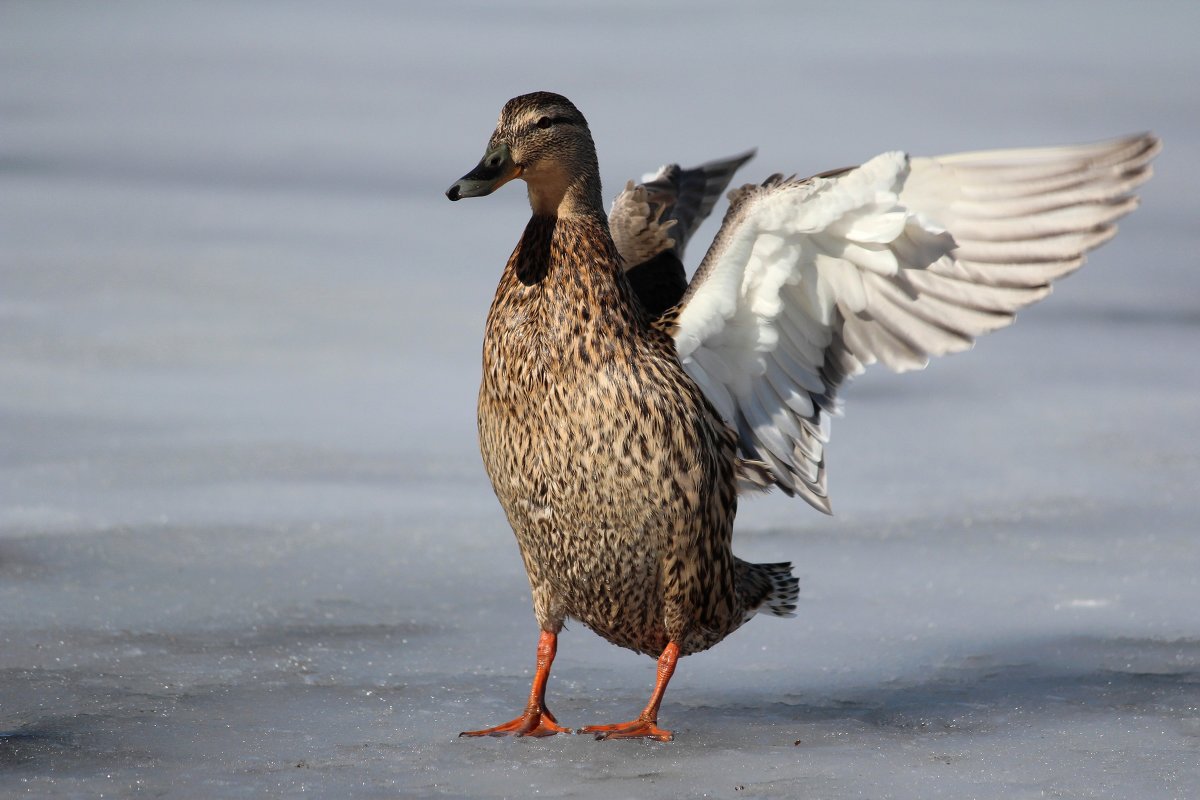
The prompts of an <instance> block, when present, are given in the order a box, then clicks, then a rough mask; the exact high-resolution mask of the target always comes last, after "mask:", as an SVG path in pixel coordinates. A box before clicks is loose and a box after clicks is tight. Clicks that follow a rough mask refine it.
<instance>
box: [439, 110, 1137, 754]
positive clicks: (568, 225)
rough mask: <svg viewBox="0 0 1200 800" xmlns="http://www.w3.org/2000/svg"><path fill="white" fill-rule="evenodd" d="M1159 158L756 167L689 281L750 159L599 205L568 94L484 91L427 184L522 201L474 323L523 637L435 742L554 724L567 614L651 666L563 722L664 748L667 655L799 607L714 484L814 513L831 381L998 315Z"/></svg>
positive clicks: (1016, 305)
mask: <svg viewBox="0 0 1200 800" xmlns="http://www.w3.org/2000/svg"><path fill="white" fill-rule="evenodd" d="M1159 148H1160V143H1159V140H1158V139H1157V138H1156V137H1155V136H1154V135H1153V134H1149V133H1145V134H1137V135H1133V136H1126V137H1122V138H1118V139H1113V140H1109V141H1104V142H1099V143H1094V144H1085V145H1068V146H1057V147H1045V148H1022V149H1014V150H992V151H981V152H971V153H962V154H956V155H949V156H940V157H932V158H921V157H910V156H908V155H907V154H905V153H903V152H900V151H889V152H886V153H883V154H882V155H879V156H876V157H874V158H872V159H870V160H868V161H866V162H864V163H862V164H861V165H860V166H857V167H852V168H844V169H838V170H832V171H829V172H824V173H819V174H817V175H813V176H812V177H808V178H797V177H795V176H794V175H793V176H791V177H785V176H783V175H782V174H775V175H772V176H770V177H768V178H767V179H766V180H764V181H762V182H761V183H752V184H747V185H745V186H742V187H741V188H738V189H735V190H733V191H732V192H730V193H729V207H728V210H727V211H726V213H725V216H724V220H723V221H722V223H721V225H720V228H719V230H718V232H717V234H716V236H715V239H714V241H713V243H712V244H711V246H710V247H709V249H708V251H707V253H706V254H705V255H704V257H703V259H702V260H701V261H700V264H699V266H698V268H697V269H696V271H695V274H694V275H693V277H692V278H691V280H690V281H689V280H687V278H686V273H685V271H684V266H683V256H684V250H685V247H686V245H687V243H688V240H689V239H690V237H691V234H692V233H693V232H694V231H695V228H696V226H697V225H698V224H699V222H701V221H702V220H703V219H704V218H705V217H706V216H707V215H708V214H709V213H710V212H711V211H712V209H713V208H714V206H715V203H716V202H717V201H718V199H719V197H720V195H721V193H722V192H723V191H724V190H725V189H726V187H727V186H728V184H729V182H730V181H731V179H732V177H733V174H734V172H736V171H737V170H738V169H739V168H741V167H742V166H743V165H744V164H745V163H746V162H747V161H748V160H749V159H750V158H751V157H752V156H753V155H754V153H753V151H751V152H747V153H743V154H742V155H739V156H735V157H733V158H728V159H720V160H716V161H712V162H708V163H706V164H703V165H701V166H699V167H696V168H691V169H682V168H680V167H679V166H678V165H675V164H669V165H667V166H665V167H662V168H660V169H659V170H658V171H657V172H656V173H653V174H649V175H647V176H645V177H644V178H643V179H642V180H641V181H640V182H634V181H630V182H628V183H627V184H626V186H625V188H624V189H623V190H622V191H621V192H620V193H619V195H618V196H617V198H616V200H615V201H614V202H613V204H612V207H611V209H610V210H609V212H608V213H606V210H605V207H604V203H603V196H602V188H601V182H600V170H599V164H598V157H597V152H596V146H595V143H594V141H593V138H592V134H591V131H590V129H589V127H588V123H587V121H586V119H585V118H584V116H583V114H582V113H581V112H580V111H579V109H578V108H577V107H576V106H575V105H574V104H573V103H572V102H571V101H570V100H568V99H567V98H566V97H564V96H562V95H560V94H556V93H553V92H546V91H539V92H533V93H530V94H524V95H521V96H519V97H515V98H513V99H511V100H509V101H508V102H507V103H505V104H504V106H503V108H502V110H501V112H500V117H499V120H498V122H497V123H496V126H495V129H494V130H493V132H492V134H491V137H490V138H489V140H488V143H487V147H486V150H485V153H484V156H483V158H482V159H481V160H480V161H479V163H478V164H477V165H476V166H475V168H474V169H472V170H471V171H470V172H468V173H467V174H466V175H464V176H463V177H462V178H461V179H459V180H458V181H456V182H455V183H454V184H453V185H452V186H451V187H450V188H449V190H447V192H446V196H447V197H448V198H449V199H450V200H452V201H457V200H460V199H464V198H476V197H484V196H487V195H490V194H491V193H493V192H495V191H496V190H497V189H499V188H500V187H501V186H503V185H504V184H506V183H509V182H511V181H514V180H518V179H519V180H522V181H524V183H525V185H526V190H527V193H528V198H529V204H530V208H531V212H532V213H531V216H530V219H529V221H528V223H527V224H526V226H525V229H524V231H523V233H522V234H521V237H520V239H519V241H518V242H517V245H516V247H515V249H514V250H513V251H512V254H511V255H510V256H509V257H508V260H507V262H506V263H505V265H504V268H503V271H502V272H501V276H500V280H499V285H498V287H497V289H496V293H495V297H494V298H493V300H492V303H491V307H490V309H489V311H488V315H487V322H486V326H485V330H484V341H483V371H482V379H481V385H480V389H479V399H478V432H479V444H480V450H481V453H482V456H483V463H484V467H485V469H486V471H487V474H488V477H489V478H490V481H491V484H492V488H493V490H494V492H495V494H496V497H497V499H498V500H499V503H500V505H501V507H502V509H503V511H504V513H505V516H506V517H507V521H508V523H509V525H510V527H511V528H512V530H513V533H514V535H515V537H516V541H517V546H518V549H519V551H520V554H521V558H522V560H523V563H524V566H525V570H526V573H527V575H528V578H529V586H530V592H531V597H532V604H533V615H534V619H535V621H536V623H537V627H538V631H539V638H538V642H537V648H536V661H535V671H534V677H533V682H532V685H531V687H530V693H529V697H528V700H527V703H526V705H525V708H524V710H523V711H522V712H521V714H520V715H519V716H517V717H516V718H514V719H512V720H510V721H508V722H504V723H501V724H499V725H495V726H492V727H486V728H481V729H477V730H468V731H464V732H463V733H462V734H460V735H462V736H467V737H477V736H534V737H541V736H551V735H555V734H560V733H572V732H573V729H571V728H567V727H564V726H563V725H561V724H560V723H559V722H558V720H557V718H556V717H555V715H554V714H553V713H551V711H550V710H549V708H548V706H547V700H546V692H547V685H548V681H549V677H550V672H551V668H552V665H553V662H554V658H555V655H556V653H557V647H558V637H559V634H560V633H561V632H562V631H563V628H564V625H565V623H566V622H567V621H568V620H576V621H578V622H579V623H581V624H582V625H584V626H585V627H587V628H589V629H590V630H592V631H594V632H595V633H597V634H599V635H600V636H602V637H603V638H605V639H606V640H608V641H609V642H611V643H613V644H615V645H617V646H620V647H623V648H627V649H630V650H633V651H635V652H638V653H642V654H645V655H648V656H650V657H651V658H654V659H656V660H657V675H656V680H655V685H654V687H653V690H652V692H651V695H650V698H649V701H648V702H647V704H646V706H645V707H644V708H643V710H642V711H641V713H640V714H639V715H638V716H636V717H635V718H633V719H632V720H630V721H628V722H618V723H615V724H597V725H588V726H584V727H581V728H578V729H576V730H574V732H579V733H588V734H593V735H595V737H596V738H598V739H650V740H658V741H669V740H671V739H673V737H674V734H673V733H672V731H670V730H667V729H664V728H662V727H660V726H659V712H660V708H661V705H662V701H663V697H664V694H665V692H666V689H667V686H668V684H669V682H670V680H671V678H672V676H673V674H674V672H675V669H676V666H677V664H678V661H679V659H680V658H682V657H684V656H688V655H692V654H695V653H699V652H702V651H704V650H707V649H708V648H710V647H712V646H714V645H716V644H717V643H719V642H721V641H722V640H724V639H725V638H726V637H728V636H729V635H730V634H731V633H733V632H734V631H736V630H737V629H739V628H740V627H741V626H742V625H744V624H745V623H747V622H748V621H749V620H750V619H752V618H753V617H755V616H757V615H759V614H764V615H767V616H776V617H790V616H794V615H795V612H796V608H797V603H798V598H799V582H798V580H797V578H796V577H795V576H794V575H793V569H792V565H791V563H788V562H778V563H768V564H756V563H750V562H747V561H744V560H742V559H740V558H737V557H736V556H734V555H733V550H732V539H733V526H734V519H735V516H736V513H737V506H738V500H739V497H740V496H741V495H743V494H753V493H757V492H763V491H768V490H771V489H776V490H779V491H782V492H784V493H785V494H787V495H789V496H796V497H799V498H801V499H803V500H805V501H807V502H808V503H809V504H810V505H811V506H813V507H814V508H816V509H817V510H819V511H822V512H824V513H831V505H830V503H829V492H828V488H827V481H826V460H825V448H826V445H827V444H828V442H829V434H830V419H831V417H833V416H837V415H840V414H841V413H842V408H841V405H840V397H839V394H840V389H841V387H842V386H843V385H844V384H845V383H846V382H847V381H848V380H849V379H851V378H853V377H854V376H855V375H857V374H859V373H861V372H862V371H863V370H864V369H865V368H866V367H868V366H870V365H871V364H874V363H880V364H883V365H884V366H886V367H888V368H890V369H892V370H894V371H901V372H903V371H908V370H914V369H919V368H921V367H923V366H925V365H926V364H927V363H928V361H929V359H930V358H931V357H933V356H939V355H943V354H947V353H952V352H958V351H962V350H965V349H968V348H969V347H971V346H972V344H973V343H974V341H975V339H976V338H977V337H978V336H980V335H982V334H983V333H986V332H989V331H992V330H995V329H997V328H1001V327H1004V326H1005V325H1008V324H1009V323H1011V322H1012V321H1013V319H1014V315H1015V314H1016V312H1017V311H1018V310H1019V309H1020V308H1023V307H1025V306H1027V305H1029V304H1030V303H1033V302H1035V301H1037V300H1040V299H1042V298H1044V297H1045V296H1046V295H1047V294H1049V292H1050V291H1051V284H1052V283H1053V281H1055V280H1056V279H1057V278H1060V277H1062V276H1064V275H1066V274H1068V273H1070V272H1072V271H1074V270H1075V269H1077V268H1078V267H1079V266H1080V265H1081V264H1082V263H1083V260H1084V254H1085V253H1086V252H1087V251H1089V250H1091V249H1093V248H1095V247H1097V246H1099V245H1100V244H1102V243H1103V242H1105V241H1107V240H1108V239H1110V238H1111V237H1112V236H1113V235H1114V234H1115V232H1116V226H1115V222H1116V220H1117V219H1119V218H1120V217H1122V216H1124V215H1125V214H1127V213H1129V212H1130V211H1131V210H1132V209H1133V208H1134V207H1135V206H1136V205H1137V202H1138V199H1137V196H1136V194H1135V193H1134V190H1135V189H1136V188H1137V187H1138V186H1140V185H1141V184H1142V183H1144V182H1145V181H1146V180H1148V179H1149V177H1150V175H1151V167H1150V162H1151V160H1152V159H1153V157H1154V155H1155V154H1156V153H1157V152H1158V150H1159Z"/></svg>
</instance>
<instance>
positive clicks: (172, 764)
mask: <svg viewBox="0 0 1200 800" xmlns="http://www.w3.org/2000/svg"><path fill="white" fill-rule="evenodd" d="M647 5H648V4H643V3H617V4H610V5H606V6H605V7H604V9H603V10H599V9H584V8H581V7H575V6H568V5H566V4H555V3H549V2H529V3H524V4H507V5H500V4H490V3H482V2H481V3H476V4H432V3H430V4H398V3H397V4H389V3H382V2H375V3H372V2H343V3H336V4H334V3H316V2H312V3H271V2H260V3H253V4H251V3H160V2H149V1H147V2H125V3H120V4H112V3H105V4H100V3H86V2H78V3H64V2H49V1H45V2H16V0H10V1H9V2H7V3H5V4H4V7H3V10H0V74H3V75H4V80H3V81H2V82H0V795H3V796H20V795H29V796H34V797H100V796H140V795H148V796H172V797H226V796H228V797H259V796H273V795H287V796H295V795H298V794H301V793H308V794H311V795H314V796H320V797H360V796H361V797H397V796H400V797H442V796H444V797H466V796H470V797H518V796H520V797H531V796H548V797H551V796H553V797H600V796H603V797H606V798H622V797H671V798H674V797H698V796H711V797H820V798H836V797H872V798H931V797H946V798H966V797H975V798H1026V797H1028V798H1033V797H1114V798H1167V797H1177V798H1187V797H1196V796H1200V611H1198V609H1200V547H1198V541H1197V529H1198V528H1200V497H1198V495H1200V492H1198V489H1200V455H1198V450H1200V447H1198V445H1200V272H1198V269H1197V268H1198V266H1200V264H1197V253H1200V227H1198V226H1197V220H1198V219H1200V202H1198V201H1197V199H1196V198H1197V193H1196V190H1195V187H1196V186H1197V185H1198V184H1200V127H1198V124H1197V120H1198V119H1200V117H1198V109H1200V81H1198V80H1197V79H1196V78H1197V75H1198V74H1200V50H1198V49H1197V48H1196V47H1195V43H1194V36H1195V32H1196V30H1198V29H1200V6H1197V5H1196V4H1194V3H1190V4H1189V3H1177V4H1171V5H1163V6H1160V7H1157V8H1156V9H1153V10H1152V9H1149V8H1147V7H1144V6H1143V5H1129V4H1123V3H1115V2H1113V3H1104V4H1101V3H1093V2H1074V3H1057V4H1040V3H1015V4H1013V3H1007V4H990V5H985V4H965V3H960V4H931V3H905V4H885V3H878V4H868V5H859V4H854V5H850V4H840V3H827V4H819V5H818V4H803V5H800V4H791V3H777V4H766V5H760V6H755V7H754V9H753V10H749V9H748V8H747V7H744V6H741V5H734V4H730V5H728V6H726V5H708V4H700V3H679V4H669V5H668V4H664V5H656V6H654V7H653V8H647V7H646V6H647ZM543 88H544V89H553V90H557V91H560V92H563V93H564V94H566V95H568V96H570V97H572V98H573V99H574V100H575V101H576V102H577V103H578V104H579V105H580V107H581V108H582V109H583V111H584V113H585V114H587V115H588V117H589V119H590V120H591V122H592V127H593V130H594V132H595V135H596V139H597V143H598V146H599V149H600V155H601V163H602V166H603V172H604V176H605V180H606V185H607V187H608V189H609V191H610V192H611V191H612V190H615V188H616V187H619V186H620V185H621V184H622V182H623V181H624V180H625V178H627V177H630V176H635V175H639V174H641V173H642V172H644V171H646V170H647V169H652V168H654V167H656V166H657V165H658V164H660V163H662V162H664V161H667V160H680V161H683V162H684V163H695V162H698V161H702V160H705V159H709V158H713V157H718V156H723V155H728V154H731V153H737V152H740V151H742V150H744V149H746V148H747V147H749V146H753V145H757V146H758V147H759V156H758V158H757V159H756V160H755V161H754V162H752V163H751V164H750V165H749V166H748V167H747V168H746V169H745V171H744V176H745V177H746V178H747V179H761V178H762V177H764V176H765V175H766V174H768V173H769V172H772V171H775V170H784V171H796V172H801V173H805V172H816V171H818V170H821V169H826V168H831V167H836V166H840V165H843V164H848V163H854V162H856V161H859V160H861V159H864V158H866V157H869V156H871V155H873V154H875V153H878V152H880V151H883V150H886V149H892V148H896V147H903V148H908V149H910V150H912V151H913V152H915V153H926V154H936V153H942V152H953V151H956V150H963V149H977V148H984V147H1000V146H1015V145H1023V144H1049V143H1059V142H1071V141H1086V140H1093V139H1098V138H1104V137H1107V136H1112V135H1117V134H1121V133H1127V132H1133V131H1137V130H1141V129H1146V128H1150V129H1153V130H1155V131H1156V132H1158V133H1159V134H1160V135H1162V137H1163V138H1164V140H1165V142H1166V149H1165V151H1164V152H1163V154H1162V155H1161V157H1160V158H1159V160H1158V162H1157V170H1158V175H1157V177H1156V178H1155V179H1154V181H1153V182H1151V183H1150V184H1149V185H1148V186H1146V187H1145V190H1144V193H1143V194H1144V198H1145V201H1144V205H1143V207H1142V208H1141V209H1140V210H1139V211H1138V212H1137V213H1136V214H1134V215H1133V216H1132V217H1131V218H1130V219H1128V220H1127V221H1126V222H1124V223H1123V225H1122V230H1121V233H1120V235H1119V236H1118V237H1117V238H1116V240H1114V241H1113V242H1112V243H1110V244H1109V245H1107V246H1106V247H1105V248H1104V249H1102V250H1101V251H1099V252H1098V253H1097V254H1096V255H1095V256H1094V258H1093V259H1092V261H1091V262H1090V263H1089V264H1088V266H1087V267H1086V268H1085V269H1084V270H1083V271H1082V272H1081V273H1080V274H1079V275H1077V276H1075V277H1072V278H1071V279H1069V280H1068V281H1066V282H1064V283H1063V284H1062V285H1061V287H1060V288H1059V290H1058V291H1057V292H1056V293H1055V296H1054V297H1052V298H1051V299H1050V300H1048V301H1047V302H1046V303H1044V304H1043V305H1041V306H1039V307H1037V308H1036V309H1032V310H1030V311H1028V312H1026V313H1025V314H1023V315H1022V319H1021V320H1020V321H1019V323H1018V324H1017V325H1016V326H1015V328H1013V329H1012V330H1008V331H1004V332H1001V333H998V334H996V335H994V336H992V337H989V338H987V339H986V340H984V341H983V342H982V343H981V344H980V345H979V346H978V347H977V348H976V349H975V351H974V352H972V353H970V354H967V355H964V356H959V357H954V358H950V359H946V360H944V361H941V362H938V363H936V364H934V365H932V366H931V367H930V368H929V369H928V370H926V371H925V372H924V373H923V374H919V375H906V376H900V377H894V376H890V375H883V374H870V375H867V376H865V377H864V378H863V379H862V380H860V381H857V382H856V383H855V384H854V385H853V386H851V387H850V389H849V391H848V392H847V393H846V397H847V417H846V418H845V419H839V420H837V421H836V422H835V424H834V439H833V444H832V449H831V455H830V458H831V467H830V469H831V471H830V478H831V486H832V490H833V492H834V505H835V509H836V511H837V514H838V515H837V516H836V517H834V518H832V519H828V518H825V517H822V516H820V515H818V514H816V513H815V512H813V511H811V510H810V509H809V508H808V507H807V506H805V505H804V504H803V503H801V502H799V501H787V500H786V499H784V498H779V497H774V498H769V499H766V500H764V501H756V502H749V503H746V504H745V505H744V510H743V513H742V515H741V517H740V519H739V528H738V534H737V540H736V545H737V549H738V552H739V554H740V555H742V556H744V557H746V558H749V559H751V560H781V559H792V560H794V561H795V562H796V563H797V567H798V570H797V571H798V574H799V576H800V577H801V582H802V589H803V593H802V595H801V605H800V609H799V617H798V619H795V620H778V619H770V618H764V619H758V620H755V621H754V622H753V623H752V624H751V625H749V626H747V628H746V629H744V630H743V631H740V632H739V633H738V634H737V635H735V636H733V637H732V638H731V639H730V640H729V641H727V642H725V643H723V644H721V645H720V646H719V647H717V648H716V649H715V650H713V651H711V652H709V653H706V654H703V655H699V656H696V657H694V658H689V659H687V660H685V661H684V662H683V663H682V666H681V668H680V669H679V671H678V673H677V675H676V678H675V680H674V681H673V683H672V685H671V689H670V691H669V693H668V695H667V700H666V703H665V705H664V709H663V723H664V725H666V726H668V727H671V728H674V729H675V731H676V733H677V735H678V739H677V741H676V742H674V743H672V744H670V745H660V744H646V743H641V742H595V741H592V740H591V739H589V738H586V737H555V738H552V739H547V740H538V741H532V740H520V741H507V740H485V741H477V740H459V739H456V738H455V734H456V733H457V732H458V731H459V730H462V729H464V728H468V727H476V726H482V725H488V724H494V723H496V722H499V721H501V720H503V719H507V718H509V717H511V716H513V715H514V714H515V713H516V712H517V711H518V709H519V707H520V705H521V704H522V702H523V700H524V697H525V694H526V692H527V690H528V680H529V676H530V670H531V667H532V662H533V648H534V642H535V639H536V630H535V628H534V625H533V621H532V617H531V615H530V613H529V601H528V593H527V586H526V581H525V577H524V574H523V571H522V569H521V565H520V561H519V559H518V557H517V553H516V548H515V546H514V544H513V541H512V537H511V534H510V533H509V531H508V529H507V526H506V525H505V523H504V519H503V516H502V515H501V513H500V510H499V508H498V507H497V505H496V503H495V500H494V498H493V497H492V496H491V492H490V489H489V488H488V486H487V482H486V480H485V478H484V475H483V470H482V467H481V466H480V464H479V458H478V455H477V452H476V449H475V441H474V436H475V431H474V393H475V387H476V385H477V376H478V360H479V359H478V350H479V341H480V338H481V335H482V330H481V328H482V322H483V318H484V314H485V313H486V308H487V303H488V301H489V299H490V295H491V292H492V290H493V288H494V285H495V280H496V278H497V276H498V274H499V270H500V267H501V265H502V263H503V259H504V258H505V257H506V255H507V254H508V252H509V249H510V248H511V246H512V244H513V243H514V242H515V240H516V237H517V236H518V234H519V231H520V229H521V226H522V225H523V223H524V219H525V215H526V213H527V206H526V204H525V200H524V197H523V193H522V192H521V191H520V189H519V188H518V187H512V188H508V189H505V190H504V191H502V192H500V193H499V194H497V195H496V196H495V197H492V198H489V199H488V200H486V201H475V202H471V203H460V204H455V205H451V204H450V203H448V202H446V201H445V199H444V198H443V197H442V196H441V193H442V191H444V189H445V188H446V187H447V186H449V184H450V183H451V182H452V181H453V180H455V179H456V178H457V177H458V176H459V175H461V174H462V173H463V172H465V171H466V170H467V169H468V168H469V167H471V166H472V165H473V164H474V163H475V161H476V160H477V159H478V157H479V155H480V154H481V153H482V151H483V146H484V143H485V142H486V138H487V135H488V133H489V132H490V129H491V126H492V123H493V122H494V119H495V116H496V114H497V112H498V111H499V108H500V106H501V104H502V103H503V101H504V100H506V99H507V98H508V97H510V96H512V95H515V94H518V93H521V92H524V91H529V90H533V89H543ZM712 230H713V226H712V225H711V224H710V225H709V226H707V227H706V228H705V231H708V232H710V233H711V231H712ZM705 231H701V233H700V235H699V237H698V239H702V238H703V237H704V235H705ZM695 249H696V252H695V253H693V257H694V258H697V259H698V258H699V256H700V253H701V250H702V248H695ZM652 679H653V663H652V662H651V661H649V660H648V659H645V658H643V657H638V656H635V655H633V654H631V653H628V652H626V651H621V650H618V649H616V648H614V647H612V646H610V645H608V644H607V643H605V642H603V641H601V640H600V639H598V638H597V637H595V636H593V635H591V634H590V633H588V632H586V631H584V630H581V629H578V628H577V627H576V628H573V629H572V630H571V631H570V632H569V633H568V634H567V635H565V636H563V638H562V640H561V642H560V649H559V657H558V661H557V663H556V665H555V673H554V676H553V678H552V680H551V683H550V697H551V703H552V707H553V708H554V709H555V711H556V713H557V714H558V716H559V718H560V719H561V720H563V721H564V722H565V723H566V724H568V725H584V724H588V723H595V722H610V721H615V720H617V719H623V718H628V717H629V716H631V715H632V714H634V713H636V711H637V710H638V709H639V708H640V707H641V706H642V704H643V703H644V702H645V698H646V696H647V693H648V692H649V689H650V684H651V682H652Z"/></svg>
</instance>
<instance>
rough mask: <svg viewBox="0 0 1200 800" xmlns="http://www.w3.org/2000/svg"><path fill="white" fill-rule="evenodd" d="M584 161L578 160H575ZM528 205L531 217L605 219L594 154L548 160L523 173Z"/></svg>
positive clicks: (598, 173) (598, 171)
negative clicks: (584, 156)
mask: <svg viewBox="0 0 1200 800" xmlns="http://www.w3.org/2000/svg"><path fill="white" fill-rule="evenodd" d="M580 161H582V162H584V163H583V164H580V163H579V162H580ZM525 180H526V183H527V184H528V185H529V205H530V207H531V208H532V209H533V214H534V216H535V217H538V216H541V217H558V218H560V219H571V218H574V217H587V218H593V219H594V218H599V219H600V220H602V221H603V220H605V216H604V199H603V192H602V191H601V188H600V168H599V166H598V165H597V164H596V161H595V156H592V158H591V159H584V158H580V159H578V160H573V161H570V162H568V161H551V162H549V163H546V164H544V165H539V166H538V167H537V168H536V172H531V173H529V174H527V175H526V176H525Z"/></svg>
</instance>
